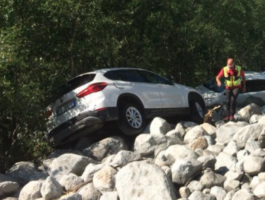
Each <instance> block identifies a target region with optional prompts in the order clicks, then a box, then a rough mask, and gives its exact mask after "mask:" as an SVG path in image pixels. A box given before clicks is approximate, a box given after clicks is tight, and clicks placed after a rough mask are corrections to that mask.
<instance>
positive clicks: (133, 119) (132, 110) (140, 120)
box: [119, 103, 145, 135]
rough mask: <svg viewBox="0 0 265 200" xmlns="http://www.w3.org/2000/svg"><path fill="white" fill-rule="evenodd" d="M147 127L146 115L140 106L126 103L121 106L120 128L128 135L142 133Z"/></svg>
mask: <svg viewBox="0 0 265 200" xmlns="http://www.w3.org/2000/svg"><path fill="white" fill-rule="evenodd" d="M144 127H145V119H144V113H143V110H142V109H141V107H140V106H138V105H137V104H133V103H126V104H123V105H122V106H121V109H120V115H119V128H120V129H121V131H122V132H123V133H124V134H126V135H136V134H139V133H141V132H142V131H143V130H144Z"/></svg>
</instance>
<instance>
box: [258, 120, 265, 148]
mask: <svg viewBox="0 0 265 200" xmlns="http://www.w3.org/2000/svg"><path fill="white" fill-rule="evenodd" d="M264 125H265V124H264ZM258 145H259V147H260V148H265V129H263V130H262V132H261V133H260V135H259V137H258Z"/></svg>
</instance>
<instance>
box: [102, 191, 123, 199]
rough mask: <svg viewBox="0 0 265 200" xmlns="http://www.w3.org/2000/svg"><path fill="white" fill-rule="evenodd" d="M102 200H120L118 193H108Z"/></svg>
mask: <svg viewBox="0 0 265 200" xmlns="http://www.w3.org/2000/svg"><path fill="white" fill-rule="evenodd" d="M100 200H119V196H118V193H117V192H106V193H104V194H103V195H102V196H101V197H100Z"/></svg>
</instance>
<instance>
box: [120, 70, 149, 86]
mask: <svg viewBox="0 0 265 200" xmlns="http://www.w3.org/2000/svg"><path fill="white" fill-rule="evenodd" d="M119 73H120V76H121V80H123V81H129V82H142V83H143V82H145V80H144V78H143V77H142V76H141V75H140V74H139V73H138V71H136V70H121V71H120V72H119Z"/></svg>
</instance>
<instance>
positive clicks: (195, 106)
mask: <svg viewBox="0 0 265 200" xmlns="http://www.w3.org/2000/svg"><path fill="white" fill-rule="evenodd" d="M190 110H191V113H190V114H191V115H190V117H191V120H192V121H194V122H196V123H199V124H201V123H203V121H204V111H205V105H204V103H203V100H202V99H199V98H198V99H194V100H191V101H190Z"/></svg>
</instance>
